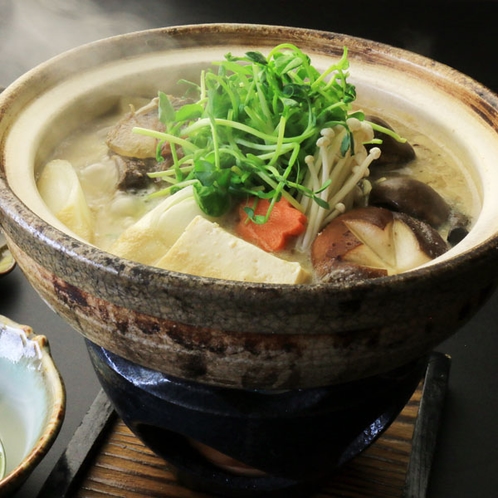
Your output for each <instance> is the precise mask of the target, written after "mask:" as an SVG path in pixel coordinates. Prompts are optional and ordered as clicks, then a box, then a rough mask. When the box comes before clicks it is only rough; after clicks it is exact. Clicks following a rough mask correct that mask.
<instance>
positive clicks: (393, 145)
mask: <svg viewBox="0 0 498 498" xmlns="http://www.w3.org/2000/svg"><path fill="white" fill-rule="evenodd" d="M365 119H366V120H367V121H370V122H371V123H374V124H378V125H379V126H383V127H384V128H387V129H389V130H392V131H394V129H393V127H392V126H391V125H390V124H389V123H387V122H386V121H384V120H383V119H382V118H379V117H378V116H365ZM374 138H378V139H380V140H382V143H381V144H376V145H375V147H379V149H380V150H381V155H380V157H379V159H376V160H375V162H374V163H373V164H372V167H373V168H375V167H377V166H382V167H383V169H384V170H386V169H396V168H398V167H399V166H402V165H404V164H407V163H409V162H410V161H412V160H413V159H415V156H416V154H415V149H414V148H413V147H412V146H411V144H410V143H408V142H399V141H398V140H396V139H394V138H393V137H391V136H390V135H387V134H386V133H383V132H381V131H377V130H374ZM366 147H367V149H370V148H372V147H374V145H367V146H366Z"/></svg>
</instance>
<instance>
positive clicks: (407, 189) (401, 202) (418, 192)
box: [368, 176, 451, 228]
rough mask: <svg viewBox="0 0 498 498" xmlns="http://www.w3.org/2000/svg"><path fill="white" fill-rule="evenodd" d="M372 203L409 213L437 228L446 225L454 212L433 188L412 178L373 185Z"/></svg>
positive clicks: (385, 181)
mask: <svg viewBox="0 0 498 498" xmlns="http://www.w3.org/2000/svg"><path fill="white" fill-rule="evenodd" d="M368 204H369V205H371V206H377V207H384V208H387V209H390V210H391V211H398V212H401V213H406V214H408V215H409V216H412V217H414V218H417V219H419V220H422V221H425V222H426V223H429V225H431V226H432V227H434V228H438V227H440V226H441V225H442V224H443V223H446V222H447V221H448V219H449V216H450V212H451V208H450V206H449V204H448V203H447V202H446V201H445V200H444V199H443V197H442V196H441V195H440V194H439V193H438V192H436V191H435V190H434V189H433V188H432V187H431V186H429V185H427V184H426V183H424V182H421V181H419V180H416V179H415V178H411V177H408V176H392V177H389V178H383V179H381V180H378V181H376V182H373V184H372V190H371V191H370V195H369V199H368Z"/></svg>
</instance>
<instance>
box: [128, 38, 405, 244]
mask: <svg viewBox="0 0 498 498" xmlns="http://www.w3.org/2000/svg"><path fill="white" fill-rule="evenodd" d="M215 68H216V70H215ZM348 69H349V61H348V51H347V48H344V51H343V55H342V57H341V58H340V60H339V61H338V62H336V63H335V64H332V65H331V66H330V67H328V68H327V69H326V70H325V71H323V72H320V71H318V70H317V69H316V68H315V67H314V66H313V65H312V64H311V61H310V58H309V56H308V55H306V54H305V53H303V52H302V51H301V50H300V49H299V48H298V47H296V46H294V45H292V44H290V43H284V44H281V45H278V46H276V47H275V48H273V49H272V50H271V51H270V52H269V54H268V55H267V56H264V55H263V54H262V53H260V52H247V53H246V54H245V55H244V56H234V55H232V54H230V53H229V54H226V55H225V60H223V61H219V62H214V63H213V67H212V68H209V69H208V70H204V71H202V73H201V77H200V83H199V84H195V83H192V82H188V83H189V85H190V87H193V88H194V89H195V90H196V92H197V97H198V98H197V100H196V101H193V102H188V103H186V104H184V105H182V106H181V107H179V108H178V109H176V110H175V109H174V107H173V105H172V103H171V101H170V99H169V97H168V96H167V95H166V94H165V93H162V92H159V96H158V108H159V111H158V112H159V120H160V121H161V122H162V123H163V125H164V127H165V131H164V132H160V131H154V130H149V129H144V128H138V127H137V128H134V132H136V133H139V134H143V135H147V136H151V137H155V138H156V139H158V146H157V160H158V161H161V160H163V150H164V146H165V145H168V147H169V149H170V150H171V158H172V166H171V167H169V168H168V169H166V170H164V171H160V172H157V173H151V174H150V176H152V177H156V178H160V179H161V180H163V181H164V182H165V184H166V186H165V187H164V188H162V189H160V190H158V191H157V192H156V193H154V194H152V195H154V196H162V195H170V194H172V193H174V192H176V191H177V190H179V189H182V188H184V187H186V186H188V185H193V188H194V192H195V198H196V201H197V203H198V205H199V207H200V208H201V209H202V210H203V211H204V212H205V213H206V214H208V215H209V216H214V217H219V216H222V215H223V214H225V213H226V212H228V211H229V210H230V208H231V207H232V205H233V203H234V201H237V199H239V200H240V199H244V198H247V197H248V196H255V197H256V198H260V199H268V200H269V201H270V204H269V208H268V211H267V212H266V214H265V215H256V214H255V213H254V209H253V208H251V207H246V208H245V209H246V212H247V214H248V216H249V218H250V219H251V220H252V221H253V222H254V223H265V222H266V221H267V220H268V217H269V216H270V213H271V211H272V208H273V206H274V204H275V202H277V201H278V200H279V199H280V198H282V197H284V198H286V199H287V200H288V201H289V202H290V203H291V204H292V205H293V206H294V207H296V208H297V209H299V210H300V211H302V212H303V213H305V214H306V216H307V219H308V225H307V229H306V231H305V233H304V234H303V235H302V236H300V239H299V240H298V242H297V246H296V248H297V249H298V250H302V251H304V250H306V249H307V248H308V247H309V246H310V244H311V242H312V241H313V239H314V237H315V236H316V234H317V233H318V232H319V230H321V228H323V226H324V224H325V223H327V222H328V221H329V220H330V219H332V218H333V217H334V216H337V215H338V214H339V213H340V212H342V211H344V210H345V209H347V208H348V207H349V206H351V204H352V202H353V201H354V197H355V195H357V193H358V189H360V191H361V190H363V194H365V193H366V191H367V190H368V182H365V181H364V179H365V178H366V177H367V176H368V167H369V165H370V163H371V162H372V161H373V160H374V159H375V158H376V157H378V156H379V154H380V150H379V149H378V148H377V147H374V148H372V149H371V151H370V153H368V152H367V151H366V148H365V147H364V143H367V142H369V143H375V142H376V141H375V140H374V135H373V129H379V130H381V131H383V132H384V133H388V134H389V135H393V136H394V135H395V134H393V132H392V131H391V130H388V129H384V128H382V127H379V126H378V125H376V124H373V123H369V122H367V121H365V115H364V113H363V112H361V111H355V112H353V111H352V103H353V102H354V100H355V98H356V90H355V87H354V86H353V85H352V84H350V83H348V81H347V79H348V76H349V73H348ZM395 138H398V139H399V137H397V135H396V136H395ZM362 182H363V183H362ZM360 195H361V192H360Z"/></svg>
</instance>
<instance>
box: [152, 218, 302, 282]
mask: <svg viewBox="0 0 498 498" xmlns="http://www.w3.org/2000/svg"><path fill="white" fill-rule="evenodd" d="M156 266H158V267H160V268H164V269H167V270H172V271H178V272H182V273H190V274H192V275H199V276H203V277H213V278H222V279H225V280H239V281H244V282H266V283H279V284H299V283H304V282H306V281H308V279H309V274H308V272H306V271H305V270H304V269H303V268H302V266H301V265H300V264H299V263H296V262H291V261H285V260H283V259H281V258H278V257H277V256H274V255H273V254H271V253H268V252H265V251H263V250H262V249H260V248H259V247H256V246H255V245H253V244H250V243H249V242H246V241H245V240H242V239H240V238H238V237H236V236H234V235H232V234H231V233H229V232H227V231H226V230H224V229H223V228H221V227H220V226H219V225H218V224H217V223H214V222H212V221H209V220H206V219H205V218H203V217H202V216H197V217H195V218H194V219H193V220H192V221H191V222H190V224H189V225H188V226H187V228H186V229H185V231H184V232H183V234H182V235H181V236H180V238H179V239H178V240H177V241H176V242H175V244H174V245H173V246H172V247H171V249H170V250H169V251H168V252H167V253H166V255H165V256H164V257H163V258H161V259H160V260H159V261H158V262H157V263H156Z"/></svg>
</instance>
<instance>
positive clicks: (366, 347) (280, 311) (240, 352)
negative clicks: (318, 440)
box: [0, 25, 498, 389]
mask: <svg viewBox="0 0 498 498" xmlns="http://www.w3.org/2000/svg"><path fill="white" fill-rule="evenodd" d="M283 41H289V42H292V43H295V44H297V45H299V46H300V47H301V48H303V49H304V50H305V51H309V52H310V53H311V55H312V56H314V55H316V56H317V57H321V58H324V59H328V58H330V57H337V56H339V55H340V54H341V53H342V48H343V46H344V45H347V46H348V47H349V50H350V52H349V53H350V58H351V61H352V65H353V66H354V65H355V63H356V64H357V66H358V69H359V77H358V88H359V90H360V89H365V91H366V93H367V94H368V95H370V96H371V97H372V99H373V100H375V101H378V103H379V105H384V104H385V103H386V102H390V100H391V99H393V101H396V102H397V105H399V108H400V109H401V108H403V106H408V107H407V109H408V111H410V106H409V104H406V101H407V98H406V95H410V91H409V90H410V89H405V90H403V88H404V87H403V86H402V85H400V82H399V81H398V79H400V78H401V80H402V82H403V83H404V84H406V83H407V82H408V81H409V80H410V78H411V79H412V80H413V82H414V83H413V85H415V86H414V97H413V98H414V99H415V100H416V99H417V98H418V99H419V101H417V102H416V106H415V107H416V108H417V109H421V110H420V115H419V116H418V117H420V119H421V120H422V121H423V122H424V123H431V122H432V121H431V119H432V115H431V110H430V109H429V105H427V106H426V107H424V103H425V102H426V100H427V102H429V103H432V104H434V98H435V95H432V94H431V95H428V96H426V92H425V90H426V89H427V88H429V87H431V88H432V87H433V88H435V89H434V92H436V97H438V98H439V97H441V99H440V100H441V102H440V105H441V108H440V109H438V112H439V113H443V114H444V112H448V113H449V114H448V119H446V121H445V123H444V125H441V126H439V124H440V123H439V122H438V119H439V118H438V117H437V116H436V117H434V120H435V122H436V125H434V126H435V128H436V129H438V130H439V129H441V130H442V131H441V134H442V135H444V136H453V135H455V136H457V137H459V136H460V135H462V136H466V134H467V133H468V131H469V130H468V129H467V128H471V127H474V128H472V129H473V132H474V136H477V137H481V138H479V140H480V143H479V144H477V145H481V143H482V144H486V146H484V145H483V146H482V147H477V146H476V147H475V148H476V149H478V151H477V152H475V154H474V150H473V149H474V143H473V144H472V146H467V144H466V143H464V141H463V140H460V141H458V144H459V145H458V146H459V147H461V152H462V154H461V155H462V156H464V157H465V158H466V159H468V161H467V162H469V164H470V166H469V170H471V173H470V174H469V178H470V177H472V178H473V181H475V184H476V189H477V190H478V191H479V192H480V193H481V196H482V212H483V213H487V214H485V215H483V216H481V215H479V217H478V220H477V222H476V223H475V227H474V228H473V229H472V231H471V233H470V234H469V236H468V237H467V238H466V239H464V242H463V243H461V244H462V249H461V250H457V251H453V250H452V251H450V252H449V253H448V255H447V256H445V257H444V258H443V259H442V261H441V262H435V263H434V264H431V265H428V266H425V267H422V268H419V269H417V270H415V271H411V272H408V273H405V274H401V275H397V276H392V277H384V278H378V279H371V280H365V281H358V282H350V283H331V284H312V285H297V286H290V285H267V284H252V283H241V282H230V281H223V280H215V279H208V278H202V277H194V276H189V275H184V274H180V273H174V272H168V271H166V270H161V269H157V268H153V267H149V266H145V265H141V264H138V263H134V262H131V261H128V260H124V259H121V258H118V257H115V256H113V255H111V254H109V253H106V252H104V251H101V250H99V249H96V248H95V247H93V246H91V245H89V244H86V243H84V242H82V241H80V240H78V239H77V238H76V237H74V236H72V235H71V234H69V233H66V231H65V230H64V228H63V227H61V226H60V225H58V224H57V222H56V221H54V220H52V219H50V217H47V216H46V215H40V213H39V211H38V209H40V210H43V206H42V205H41V204H40V201H39V200H38V199H36V195H35V194H34V192H35V190H33V184H34V177H35V166H34V164H35V163H38V162H40V161H42V160H43V158H46V157H47V155H48V154H49V152H50V150H49V149H50V145H51V144H52V145H53V144H55V143H57V140H60V138H61V136H63V135H64V133H63V132H62V131H61V129H59V128H57V126H52V127H50V130H49V131H47V127H44V126H43V123H42V124H40V125H39V126H38V125H37V124H36V123H35V124H34V125H33V126H34V127H35V128H36V126H38V128H36V129H33V134H32V135H28V136H27V137H26V140H28V141H29V140H32V142H33V146H32V147H31V148H30V151H31V155H29V154H28V157H29V161H31V163H32V164H31V172H30V173H29V175H28V176H29V181H27V182H26V185H27V187H26V188H27V189H29V188H31V189H32V192H33V195H31V194H29V195H28V194H25V193H24V190H23V189H24V187H23V186H22V185H23V184H22V181H20V180H19V179H16V178H15V177H16V174H13V171H15V169H16V167H17V166H18V165H17V164H16V166H14V163H15V162H16V160H15V159H14V156H13V153H12V151H11V150H10V149H9V140H10V138H9V135H10V136H14V135H15V134H16V133H19V132H20V131H21V129H23V128H22V126H21V125H22V117H21V118H19V119H18V118H16V111H17V110H19V111H22V110H24V109H25V108H26V109H29V108H31V109H32V110H33V112H34V111H35V110H36V107H37V106H38V105H41V103H42V102H43V100H44V99H48V98H49V97H47V95H48V96H50V93H51V92H52V93H53V92H54V91H55V90H54V89H56V88H57V87H58V85H59V86H62V87H64V88H66V86H67V87H68V88H71V89H74V88H78V87H81V88H83V89H85V88H86V87H85V85H89V87H88V88H90V87H91V85H93V80H92V83H88V80H89V79H91V78H90V77H91V76H92V74H91V71H92V70H93V68H94V67H98V68H99V71H101V73H102V74H101V75H100V76H99V77H102V81H101V82H99V88H101V87H102V88H103V89H104V90H102V91H101V93H99V95H98V97H97V96H96V97H95V98H93V97H92V98H89V97H88V96H89V95H90V93H89V92H86V90H81V95H79V96H75V98H74V99H73V98H71V97H64V88H63V90H62V94H61V95H62V100H63V101H64V102H65V109H55V110H54V111H50V112H48V114H47V118H46V119H47V121H48V122H49V123H51V124H61V123H62V122H64V120H63V118H67V119H68V122H67V128H68V129H71V128H74V127H75V126H76V124H75V123H72V122H71V120H70V119H69V118H68V117H69V116H72V115H74V114H76V115H77V116H84V115H85V113H87V114H90V115H91V114H92V112H94V111H93V109H94V108H95V107H98V106H99V105H100V104H102V102H105V101H106V99H111V97H112V95H113V94H114V92H118V91H122V90H123V88H125V87H127V86H130V87H131V88H134V85H135V86H136V87H137V88H138V86H140V89H141V90H143V89H144V88H143V87H144V84H142V83H140V84H139V83H137V82H138V81H139V80H140V74H139V73H140V71H139V70H135V71H134V72H131V69H130V68H133V67H134V66H133V63H135V62H136V63H138V64H139V65H138V66H137V68H138V69H140V68H141V66H140V64H144V65H145V66H144V67H146V70H147V68H150V67H152V66H154V69H153V71H156V72H157V71H159V70H158V69H157V68H156V66H160V62H161V60H162V59H161V57H164V58H165V59H164V60H168V57H169V56H170V55H171V54H176V55H175V60H176V61H183V62H182V64H183V65H184V66H185V67H190V68H198V67H199V64H201V63H204V62H205V58H206V57H212V52H211V51H209V50H208V48H210V47H211V48H212V49H213V50H214V51H219V52H220V53H225V52H228V51H235V50H236V49H237V48H239V49H240V50H247V49H248V48H251V49H252V48H253V47H256V46H257V47H260V46H261V45H263V46H264V47H271V46H274V45H275V44H277V43H280V42H283ZM199 47H203V50H204V49H205V50H206V51H207V52H208V54H207V55H203V56H202V57H201V59H202V61H201V62H199V61H198V60H197V59H196V57H197V54H198V52H201V53H202V54H204V52H203V50H200V49H199ZM164 54H165V55H164ZM89 55H92V56H94V57H95V58H96V60H97V62H95V60H94V61H93V62H91V63H90V62H88V60H89V59H88V57H89ZM154 57H155V58H156V59H157V61H155V62H153V63H150V60H151V59H154ZM171 57H173V55H171ZM154 60H155V59H154ZM143 61H145V62H143ZM147 61H149V62H147ZM68 64H69V66H68ZM116 64H117V65H118V66H119V65H120V64H122V65H124V66H125V67H124V69H123V70H122V71H121V72H119V71H118V73H117V75H116V76H115V77H114V76H113V70H114V69H115V67H114V66H115V65H116ZM147 64H149V66H147ZM106 67H110V68H111V69H110V70H109V71H108V72H106V71H105V68H106ZM119 67H120V66H119ZM62 68H66V70H65V72H64V74H63V75H62V74H61V71H60V70H61V69H62ZM113 68H114V69H113ZM85 71H88V73H89V76H88V77H87V76H86V75H85ZM150 71H152V70H150ZM383 71H387V73H388V74H389V76H391V77H392V78H391V79H392V80H393V81H392V82H390V80H389V81H387V80H388V79H386V82H385V83H383V82H382V78H381V75H382V74H383ZM80 74H81V78H83V80H82V82H81V84H78V85H76V83H77V82H78V77H79V76H80ZM99 74H100V73H99ZM154 74H155V73H154ZM352 74H353V71H352ZM421 76H423V78H422V80H421ZM85 78H86V79H85ZM113 78H115V79H116V82H117V83H116V85H114V86H112V85H110V84H109V83H111V82H113V81H114V80H113ZM362 78H363V79H362ZM142 79H143V78H142ZM99 81H100V80H99ZM416 81H423V83H415V82H416ZM124 82H126V85H125V83H124ZM436 83H437V85H439V87H440V88H439V87H437V85H436ZM34 84H36V85H34ZM95 85H96V84H95ZM390 85H391V86H390ZM417 85H422V86H423V89H424V91H421V90H420V89H419V90H417V88H418V87H417ZM111 87H112V89H111ZM145 87H146V90H147V91H149V92H150V93H152V95H154V92H157V87H156V86H155V84H154V83H147V84H145ZM149 87H150V88H149ZM370 87H372V88H373V87H375V88H376V89H375V90H369V88H370ZM377 87H378V88H380V90H378V88H377ZM396 87H399V88H400V92H405V93H403V95H402V96H401V97H400V98H397V97H396V92H395V88H396ZM35 88H36V90H35ZM116 88H117V90H116ZM437 88H439V89H437ZM85 92H86V93H85ZM369 92H370V93H369ZM438 92H439V93H438ZM92 95H93V94H92ZM417 96H418V97H417ZM431 99H432V100H431ZM445 99H447V102H446V100H445ZM67 109H69V110H70V111H71V112H68V111H67ZM407 109H404V108H403V109H402V110H403V112H404V113H406V112H408V111H407ZM445 109H447V111H445ZM455 109H457V110H458V112H459V113H460V114H459V116H460V115H461V116H462V118H463V117H464V118H465V119H461V120H459V121H458V124H455V123H456V120H454V119H453V120H452V119H451V118H452V114H451V113H453V112H457V111H456V110H455ZM0 113H1V115H0V117H1V118H2V121H1V124H0V126H1V127H2V128H1V129H0V134H3V138H2V139H1V141H0V153H1V156H0V161H1V164H0V168H1V169H0V199H1V201H0V222H1V225H2V228H3V229H4V231H5V234H6V237H7V239H8V242H9V248H10V250H11V252H12V254H13V255H14V257H15V259H16V261H17V263H18V264H19V266H20V268H21V269H22V270H23V272H24V273H25V274H26V276H27V278H28V279H29V281H30V282H31V284H32V285H33V287H34V288H35V289H36V290H37V291H38V292H39V294H40V295H41V296H42V298H43V299H44V300H45V301H46V302H47V303H48V304H49V306H51V307H52V308H53V309H54V310H55V311H56V312H57V313H59V314H60V315H61V316H62V317H64V318H65V319H66V320H67V321H68V322H69V323H70V324H71V325H72V326H73V327H74V328H75V329H76V330H78V331H79V332H80V333H82V334H83V335H84V336H85V337H86V338H88V339H89V340H90V341H91V342H93V343H95V344H96V345H98V346H101V347H103V348H105V349H106V350H108V351H110V352H112V353H114V354H117V355H119V356H121V357H123V358H125V359H127V360H130V361H132V362H134V363H137V364H138V365H142V366H146V367H148V368H151V369H154V370H157V371H159V372H162V373H164V374H167V375H171V376H174V377H177V378H180V379H184V380H188V381H195V382H199V383H203V384H209V385H215V386H223V387H233V388H239V389H240V388H242V389H292V388H312V387H318V386H325V385H331V384H337V383H344V382H350V381H354V380H356V379H360V378H364V377H369V376H372V375H377V374H379V373H382V372H387V371H390V370H392V369H394V368H396V367H399V366H401V365H404V364H406V363H409V362H411V361H413V360H415V359H417V358H419V357H421V356H424V355H426V354H427V353H428V352H429V351H431V350H432V349H433V348H434V347H435V346H436V345H438V344H439V343H440V342H442V341H443V340H444V339H446V338H447V337H449V336H450V335H451V334H453V333H454V332H455V331H456V330H457V329H458V328H459V327H461V326H462V325H463V324H464V323H465V322H466V321H468V320H469V319H470V318H471V317H472V316H473V315H474V314H475V313H476V312H477V310H478V309H479V308H480V307H481V305H482V304H483V303H484V301H485V300H486V299H487V298H488V297H489V296H490V294H491V293H492V291H493V290H494V289H495V287H496V284H497V278H498V264H497V263H498V242H497V236H496V226H493V225H494V224H493V222H492V221H490V220H493V219H494V218H493V217H494V212H497V211H498V206H497V201H495V200H494V197H495V196H493V195H491V190H492V188H493V187H492V186H493V184H494V183H495V182H497V181H498V180H496V178H497V177H498V172H497V171H496V168H495V171H492V169H493V168H492V166H491V165H492V163H493V161H494V158H493V159H491V158H492V157H496V154H495V153H498V136H497V134H496V125H495V119H494V117H495V116H496V114H498V102H497V99H496V97H495V96H494V95H493V94H492V93H491V92H489V91H488V90H487V89H485V88H483V87H481V86H480V85H479V84H478V83H476V82H474V81H472V80H470V79H469V78H467V77H465V76H463V75H461V74H459V73H457V72H456V71H453V70H451V69H450V68H446V67H444V66H442V65H438V64H437V63H434V62H433V61H429V60H427V59H425V58H423V57H420V56H416V55H414V54H409V53H406V52H404V51H401V50H397V49H393V48H390V47H386V46H383V45H381V44H376V43H373V42H368V41H365V40H359V39H355V38H351V37H347V36H344V35H336V34H332V33H323V32H316V31H310V30H305V29H291V28H283V27H268V26H244V25H235V26H234V25H205V26H190V27H178V28H168V29H161V30H153V31H150V32H143V33H135V34H131V35H125V36H122V37H117V38H115V39H110V40H104V41H103V42H99V43H96V44H92V45H89V46H87V47H83V48H82V49H77V50H75V51H73V52H70V53H69V54H67V55H64V56H62V57H60V58H57V59H55V60H54V61H53V62H49V63H47V64H46V65H44V66H42V67H41V68H39V69H38V70H35V71H34V72H33V73H32V74H29V75H28V76H27V77H26V78H25V79H24V80H22V81H21V82H20V83H19V84H18V85H17V86H16V87H15V88H13V89H8V90H7V92H6V94H5V95H4V96H3V97H2V100H1V101H0ZM28 113H29V111H28ZM393 114H394V115H395V114H396V113H395V111H393ZM36 115H37V116H38V115H39V113H38V114H36ZM16 120H17V121H16ZM40 121H43V119H42V118H40ZM75 121H77V119H75ZM448 123H449V124H448ZM450 125H451V126H453V127H454V128H452V127H451V126H450ZM16 127H17V130H16ZM435 133H436V132H435ZM459 152H460V150H459ZM493 154H495V155H494V156H493ZM488 165H490V166H488ZM18 167H19V168H23V166H22V165H21V164H19V166H18ZM474 169H475V170H474ZM488 178H493V180H492V181H488ZM481 218H482V221H481ZM457 247H458V246H457Z"/></svg>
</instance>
